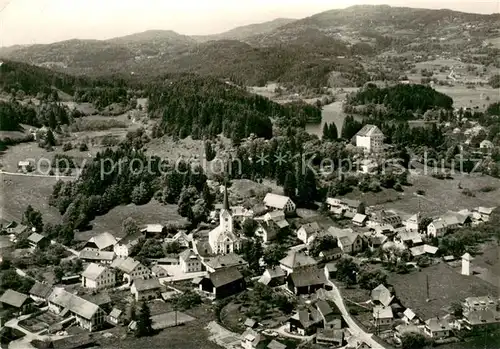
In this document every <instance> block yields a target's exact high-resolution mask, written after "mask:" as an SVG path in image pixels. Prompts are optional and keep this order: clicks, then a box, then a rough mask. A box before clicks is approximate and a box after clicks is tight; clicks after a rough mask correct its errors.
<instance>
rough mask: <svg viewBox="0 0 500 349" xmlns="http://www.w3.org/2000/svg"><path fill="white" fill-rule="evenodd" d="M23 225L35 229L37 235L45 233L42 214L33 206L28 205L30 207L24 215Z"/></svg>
mask: <svg viewBox="0 0 500 349" xmlns="http://www.w3.org/2000/svg"><path fill="white" fill-rule="evenodd" d="M22 223H23V224H26V225H28V226H30V227H33V228H35V229H36V231H37V233H41V232H42V231H43V220H42V214H41V213H40V211H37V210H35V209H33V207H32V206H31V205H28V207H26V211H24V214H23V218H22Z"/></svg>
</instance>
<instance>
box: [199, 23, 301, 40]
mask: <svg viewBox="0 0 500 349" xmlns="http://www.w3.org/2000/svg"><path fill="white" fill-rule="evenodd" d="M295 21H296V19H292V18H276V19H273V20H272V21H268V22H263V23H255V24H249V25H245V26H241V27H236V28H234V29H231V30H228V31H226V32H223V33H219V34H213V35H193V36H192V38H193V39H194V40H196V41H198V42H206V41H211V40H240V41H245V39H246V38H248V37H251V36H254V35H265V34H268V33H270V32H272V31H274V30H276V29H278V28H279V27H281V26H283V25H285V24H289V23H292V22H295Z"/></svg>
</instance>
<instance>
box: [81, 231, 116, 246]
mask: <svg viewBox="0 0 500 349" xmlns="http://www.w3.org/2000/svg"><path fill="white" fill-rule="evenodd" d="M88 242H90V243H94V244H95V245H96V246H97V248H98V249H99V250H104V249H105V248H108V247H109V246H114V245H116V243H117V242H118V241H117V240H116V238H115V237H114V236H113V235H111V234H110V233H108V232H105V233H102V234H99V235H96V236H94V237H91V238H90V239H89V241H88Z"/></svg>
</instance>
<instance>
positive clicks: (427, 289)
mask: <svg viewBox="0 0 500 349" xmlns="http://www.w3.org/2000/svg"><path fill="white" fill-rule="evenodd" d="M425 290H426V295H427V302H430V300H431V298H430V296H429V275H425Z"/></svg>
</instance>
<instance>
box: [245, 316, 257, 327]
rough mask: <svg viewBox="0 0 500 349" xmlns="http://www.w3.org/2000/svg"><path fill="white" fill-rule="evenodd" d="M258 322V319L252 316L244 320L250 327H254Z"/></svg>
mask: <svg viewBox="0 0 500 349" xmlns="http://www.w3.org/2000/svg"><path fill="white" fill-rule="evenodd" d="M256 324H257V321H255V320H254V319H252V318H247V319H246V320H245V322H244V324H243V325H245V326H246V327H250V328H253V327H254V326H255V325H256Z"/></svg>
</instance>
